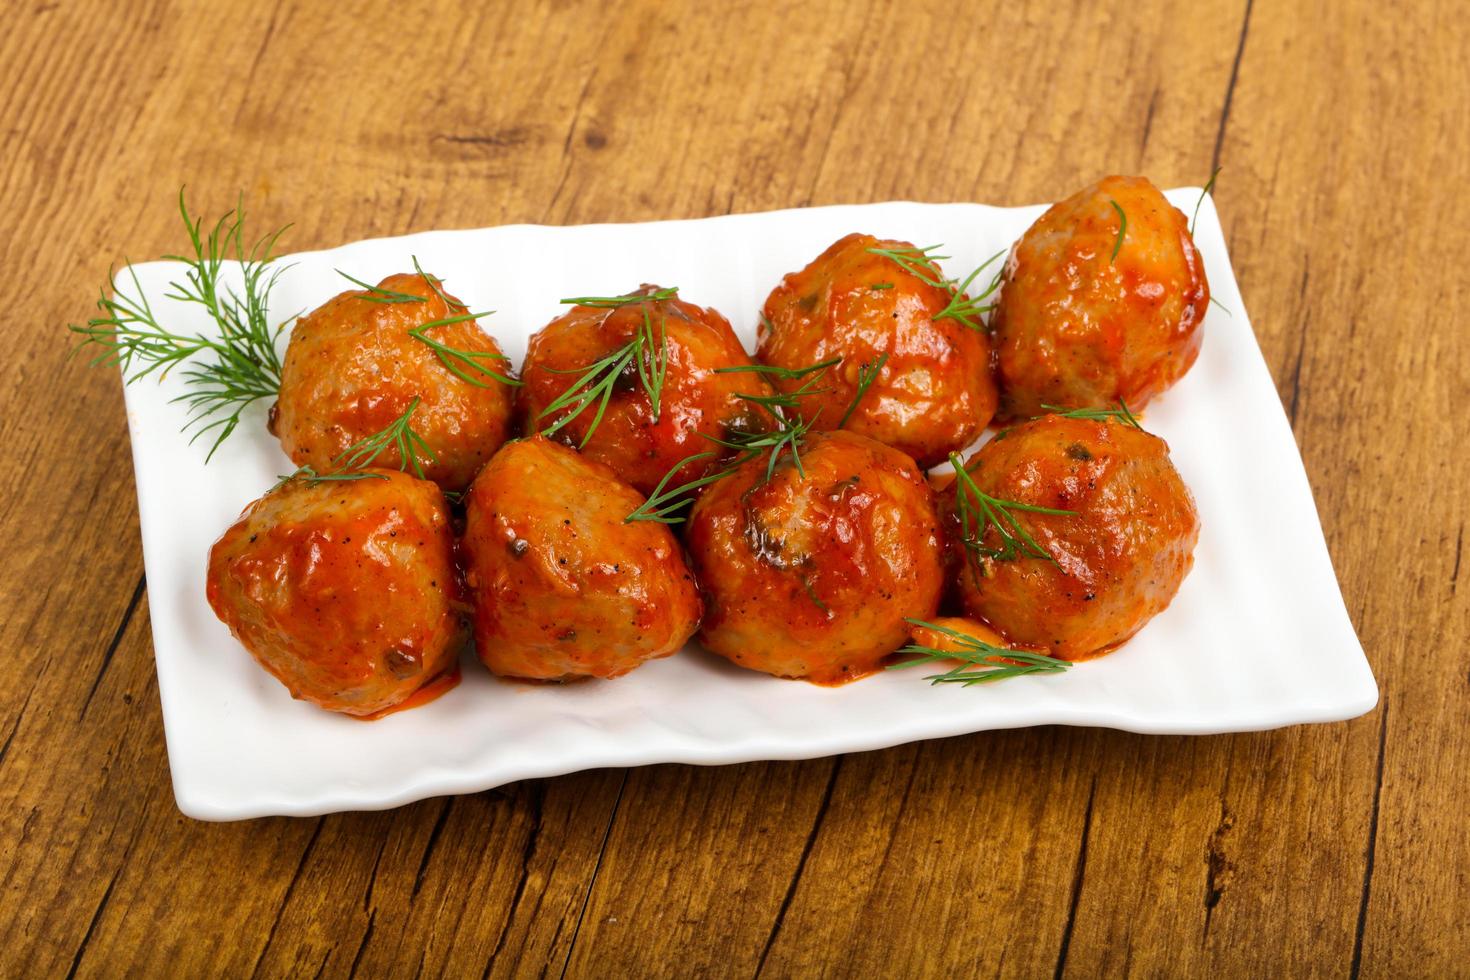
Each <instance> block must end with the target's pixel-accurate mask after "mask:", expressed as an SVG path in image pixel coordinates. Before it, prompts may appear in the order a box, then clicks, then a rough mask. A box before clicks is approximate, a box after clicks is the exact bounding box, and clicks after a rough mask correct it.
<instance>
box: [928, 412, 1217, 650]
mask: <svg viewBox="0 0 1470 980" xmlns="http://www.w3.org/2000/svg"><path fill="white" fill-rule="evenodd" d="M965 472H966V473H968V474H969V476H970V479H971V480H973V483H974V486H973V490H972V489H969V488H968V484H967V482H966V481H965V480H963V479H961V480H956V481H955V482H954V483H953V484H951V485H950V487H949V488H948V489H947V490H946V491H945V494H944V496H945V499H944V501H943V504H942V510H943V511H944V512H945V513H946V515H947V516H946V520H947V521H949V520H953V521H954V522H955V523H954V524H951V525H950V529H951V534H950V535H949V537H950V540H951V541H953V542H955V547H956V548H957V549H959V551H960V553H961V554H960V557H959V558H958V560H956V561H955V562H954V563H953V566H952V567H953V570H954V573H955V574H956V575H958V593H959V597H960V600H961V602H962V604H963V606H964V609H965V611H966V612H967V613H968V614H969V615H971V616H975V617H978V618H979V619H982V620H984V621H985V622H987V623H989V624H990V625H991V626H993V627H994V628H996V629H997V630H999V631H1000V632H1001V633H1002V634H1004V635H1005V636H1006V637H1007V638H1009V639H1010V640H1011V641H1012V643H1013V644H1014V645H1018V646H1025V647H1032V648H1038V649H1042V650H1045V651H1047V652H1050V653H1051V654H1052V655H1053V656H1056V657H1061V658H1063V659H1066V660H1082V659H1085V658H1087V657H1091V656H1095V655H1097V654H1100V653H1104V652H1106V651H1108V650H1110V649H1112V648H1113V647H1116V646H1117V645H1118V644H1120V643H1122V642H1123V641H1124V640H1126V639H1128V638H1129V637H1130V636H1132V635H1133V634H1134V633H1136V632H1137V631H1138V630H1139V629H1140V628H1141V627H1142V626H1143V625H1144V624H1145V623H1147V622H1148V621H1149V620H1150V619H1152V618H1153V617H1154V616H1155V615H1157V614H1158V613H1160V612H1162V611H1163V610H1164V608H1165V607H1167V606H1168V605H1169V603H1170V602H1171V601H1172V600H1173V598H1174V594H1175V593H1176V592H1178V591H1179V584H1180V583H1181V582H1182V581H1183V580H1184V576H1185V575H1186V574H1188V572H1189V569H1190V566H1191V565H1192V564H1193V562H1194V544H1195V541H1196V540H1197V539H1198V538H1199V517H1198V515H1197V514H1196V512H1195V507H1194V499H1193V498H1192V497H1191V496H1190V493H1189V490H1188V488H1186V487H1185V485H1184V481H1183V480H1181V479H1180V478H1179V473H1178V472H1177V471H1176V470H1175V469H1174V465H1173V464H1172V463H1171V462H1170V461H1169V447H1168V445H1167V444H1166V443H1165V442H1164V440H1162V439H1160V438H1158V437H1157V436H1153V435H1150V434H1149V433H1147V432H1144V431H1142V430H1141V429H1138V428H1135V427H1134V426H1132V425H1129V424H1127V423H1125V422H1121V421H1116V420H1113V419H1102V420H1097V419H1077V418H1065V417H1063V416H1060V415H1046V416H1042V417H1041V418H1039V419H1036V420H1035V421H1032V422H1027V423H1025V424H1023V425H1019V426H1016V427H1015V428H1013V429H1009V430H1007V431H1005V432H1004V433H1002V434H1001V435H999V436H997V437H996V438H995V439H993V440H991V441H990V442H989V443H987V444H986V445H985V446H984V448H982V449H981V450H980V451H979V452H978V453H976V454H975V456H974V457H973V458H972V459H971V460H970V461H969V462H968V463H967V464H965ZM975 490H978V491H979V493H982V494H985V495H986V496H988V497H990V498H992V499H993V500H995V501H1000V502H1001V503H1000V505H999V508H1000V509H1001V510H1003V513H1000V514H998V516H999V518H1000V519H1001V520H1002V521H1004V520H1005V519H1006V518H1005V516H1004V515H1009V518H1010V519H1012V520H1014V521H1015V522H1016V523H1017V524H1018V525H1019V527H1020V528H1021V529H1022V531H1024V532H1025V534H1026V535H1029V536H1030V539H1031V540H1030V542H1029V543H1028V542H1027V541H1026V540H1025V538H1024V537H1023V535H1022V534H1020V533H1018V532H1016V531H1015V530H1014V529H1012V530H1011V531H1010V536H1009V538H1007V536H1005V535H1003V534H1002V533H1001V532H1000V530H999V529H998V527H997V526H996V524H995V522H993V521H987V520H985V518H984V516H983V512H982V510H981V508H980V507H979V506H978V505H977V498H976V497H975V496H974V492H973V491H975ZM957 495H963V497H962V498H961V499H960V502H959V503H957ZM1009 503H1018V504H1024V505H1028V506H1032V507H1043V508H1049V509H1052V510H1062V511H1067V512H1068V513H1065V514H1046V513H1038V512H1034V511H1025V510H1022V509H1020V508H1017V507H1006V506H1005V505H1006V504H1009ZM991 506H992V508H993V509H995V508H996V505H994V504H992V505H991ZM966 508H968V510H969V513H970V514H971V516H972V523H971V532H970V540H969V544H968V546H967V544H966V542H964V541H963V540H962V538H963V533H962V531H960V530H959V527H958V524H959V518H958V517H953V518H951V517H949V516H948V515H954V514H956V513H957V512H958V511H960V510H964V509H966ZM1032 545H1034V548H1033V547H1032Z"/></svg>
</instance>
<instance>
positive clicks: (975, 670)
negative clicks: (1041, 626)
mask: <svg viewBox="0 0 1470 980" xmlns="http://www.w3.org/2000/svg"><path fill="white" fill-rule="evenodd" d="M905 622H908V623H910V624H911V625H914V626H918V627H921V628H923V629H927V630H933V631H934V632H936V633H940V634H943V635H944V636H947V637H949V638H950V639H951V640H953V641H955V643H957V644H958V645H959V649H957V650H941V649H939V648H938V647H932V646H926V645H924V644H922V643H910V644H909V645H908V646H905V647H902V648H901V649H899V650H898V651H897V652H899V653H913V654H917V655H918V656H916V657H915V658H914V659H913V660H905V661H904V662H903V663H899V664H891V665H889V666H888V667H887V668H886V669H887V670H902V669H903V668H905V667H913V666H915V665H916V664H932V663H938V662H941V661H947V660H959V661H961V663H960V665H959V666H958V667H955V668H953V669H952V670H947V671H945V672H944V673H942V674H930V675H929V676H928V677H925V678H924V679H925V680H926V681H929V682H930V683H933V684H962V685H964V686H965V687H969V686H971V685H972V684H989V683H993V682H995V681H1003V680H1005V679H1006V678H1008V677H1021V676H1023V675H1025V674H1059V673H1062V672H1063V671H1065V670H1067V669H1068V668H1070V667H1071V666H1072V665H1071V664H1070V663H1068V662H1067V661H1065V660H1058V659H1057V658H1055V657H1048V656H1046V655H1045V654H1040V653H1032V652H1030V651H1028V650H1012V649H1010V648H1008V647H999V646H996V645H995V644H993V643H986V642H985V641H984V640H982V639H980V638H978V637H975V636H971V635H970V634H969V633H961V632H960V631H959V630H956V629H951V628H949V627H948V626H940V625H939V624H938V623H926V622H924V621H923V620H922V619H906V620H905Z"/></svg>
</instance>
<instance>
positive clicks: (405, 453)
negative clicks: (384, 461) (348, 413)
mask: <svg viewBox="0 0 1470 980" xmlns="http://www.w3.org/2000/svg"><path fill="white" fill-rule="evenodd" d="M418 407H419V400H418V399H417V398H415V399H414V400H413V401H411V402H409V403H408V408H407V409H405V410H404V412H403V414H402V415H400V416H398V418H396V419H394V420H393V421H392V422H390V423H388V425H387V427H386V428H384V429H383V430H382V431H380V432H375V433H373V434H372V435H370V436H367V437H366V438H363V439H360V440H358V441H357V442H354V443H353V444H352V445H350V446H348V447H347V448H346V449H344V450H342V452H340V453H338V454H337V455H336V456H334V457H333V458H332V462H331V464H330V465H331V469H330V470H329V471H328V472H326V473H318V472H317V471H316V470H315V469H313V468H312V467H311V466H303V467H301V468H300V469H298V470H297V471H296V472H295V473H290V474H288V475H286V476H283V477H281V480H280V482H279V483H277V484H276V487H280V486H282V485H283V484H285V483H288V482H290V481H291V480H295V479H304V480H306V482H307V483H310V484H317V483H332V482H340V481H346V480H386V479H387V477H385V476H383V475H382V474H381V473H364V472H361V471H362V470H365V469H367V468H368V467H369V466H372V465H373V463H374V462H376V461H377V458H378V457H379V456H381V455H382V454H383V453H384V452H386V451H387V450H388V449H389V448H390V447H391V448H393V449H396V450H397V451H398V468H399V469H400V470H402V471H404V472H407V470H408V467H410V466H412V467H413V472H414V475H415V476H417V477H418V478H419V479H420V480H426V479H428V477H426V476H424V468H423V466H422V464H420V463H419V457H420V456H421V455H422V456H423V457H424V458H426V459H427V460H428V461H429V462H430V463H437V462H438V461H439V457H438V456H437V455H436V454H435V453H434V450H433V449H431V448H429V444H428V443H427V442H425V441H424V438H423V436H421V435H419V434H418V433H417V432H415V431H414V430H413V427H412V426H410V425H409V424H408V423H409V419H411V418H412V417H413V413H414V410H415V409H417V408H418ZM272 489H275V488H272Z"/></svg>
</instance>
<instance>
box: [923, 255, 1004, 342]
mask: <svg viewBox="0 0 1470 980" xmlns="http://www.w3.org/2000/svg"><path fill="white" fill-rule="evenodd" d="M1006 251H1007V250H1006V249H1001V250H1000V251H999V252H996V253H995V254H994V255H992V256H991V257H990V258H988V259H986V260H985V261H984V262H981V263H980V264H979V265H978V266H976V267H975V271H974V272H971V273H970V274H969V275H968V276H966V277H965V281H964V282H962V283H960V284H959V285H958V286H951V287H950V297H949V305H948V306H946V307H945V308H944V309H942V310H940V311H939V312H938V313H936V314H935V315H934V319H936V320H943V319H945V318H946V317H948V318H949V319H951V320H957V321H959V322H960V323H963V324H964V325H965V326H967V327H969V328H970V329H971V330H983V329H984V324H983V323H981V322H980V317H982V316H984V315H985V314H986V313H989V312H990V311H991V310H993V309H995V304H994V303H985V302H982V301H983V300H986V299H989V298H990V296H991V295H992V294H993V293H994V292H995V290H996V287H998V286H999V285H1000V277H1001V272H1002V271H1004V270H1003V269H997V270H996V271H995V275H994V276H993V277H992V278H991V280H990V285H989V286H986V287H985V291H984V292H983V293H981V294H980V295H978V296H976V297H975V298H974V299H968V298H966V295H965V291H966V290H968V289H969V288H970V283H972V282H974V281H975V277H976V276H978V275H979V274H980V273H981V272H982V271H983V270H984V269H985V267H986V266H988V265H990V263H992V262H994V261H995V260H996V259H998V258H1000V257H1001V256H1002V255H1004V254H1006Z"/></svg>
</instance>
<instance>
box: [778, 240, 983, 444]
mask: <svg viewBox="0 0 1470 980" xmlns="http://www.w3.org/2000/svg"><path fill="white" fill-rule="evenodd" d="M874 248H881V249H890V250H900V249H907V250H910V252H911V254H913V255H915V256H920V257H921V256H922V253H921V252H919V251H918V250H917V249H915V248H914V246H912V245H910V244H908V243H907V242H894V241H880V240H879V239H877V238H874V237H873V236H871V235H848V236H847V237H846V238H842V239H840V240H838V241H837V242H835V243H833V245H832V246H831V247H830V248H828V249H827V251H825V252H823V253H822V254H821V255H819V256H818V257H817V258H816V259H815V260H814V261H813V262H812V263H811V264H810V265H808V266H807V267H806V268H805V269H802V270H801V271H800V272H795V273H791V274H790V275H788V276H786V277H785V278H784V279H782V280H781V284H780V285H779V286H777V287H776V288H775V290H773V291H772V293H771V295H770V297H769V298H767V299H766V306H765V314H764V316H763V317H762V320H761V328H760V336H759V345H758V347H757V349H756V353H757V355H758V356H759V357H760V359H761V360H763V361H764V362H765V363H767V364H771V365H774V366H778V367H784V368H804V367H808V366H810V365H813V364H820V363H821V362H823V361H827V360H830V359H832V358H837V357H840V358H841V359H842V363H841V364H838V365H836V366H835V367H834V368H832V369H831V370H830V371H828V372H827V373H826V375H825V376H824V377H823V379H822V381H823V383H822V385H821V387H822V388H824V389H826V390H825V391H824V392H822V393H820V394H815V395H812V396H809V397H806V398H803V399H802V400H801V405H800V409H799V410H800V412H801V414H802V415H803V416H804V417H805V418H807V419H811V418H813V417H814V416H815V415H817V414H818V413H820V415H821V419H820V422H821V424H822V425H823V426H825V427H827V428H836V427H837V424H838V422H839V421H840V420H841V419H842V417H843V413H844V412H845V411H846V410H847V407H848V405H849V404H851V403H852V400H853V398H854V397H855V396H856V395H857V391H858V386H859V384H860V381H861V379H862V376H863V374H864V372H865V371H866V372H871V371H872V370H874V368H875V366H876V365H877V363H878V360H879V358H880V357H882V356H883V355H885V354H886V355H887V360H886V361H885V362H884V363H883V366H882V367H881V368H879V369H878V370H877V374H876V376H875V377H874V380H873V383H872V387H870V388H869V389H868V390H867V393H866V394H865V395H864V396H863V398H862V400H861V401H860V402H858V404H857V406H856V407H855V408H854V410H853V412H852V416H851V417H850V418H849V419H848V420H847V422H846V424H844V425H843V426H842V428H845V429H848V430H850V431H852V432H856V433H858V434H860V435H865V436H868V437H870V438H872V439H877V440H878V441H879V442H883V443H887V444H888V445H890V446H893V447H894V448H896V449H900V450H902V451H903V452H905V453H907V454H908V455H910V456H912V457H914V458H915V459H916V460H917V461H918V463H919V465H920V466H924V467H929V466H933V465H934V464H935V463H938V462H940V461H941V460H943V459H944V458H945V456H946V455H947V454H948V453H950V452H953V451H955V450H959V449H963V448H964V447H965V446H968V445H969V444H970V443H972V442H974V441H975V439H976V437H978V436H979V435H980V433H981V432H982V431H983V430H984V429H985V426H986V424H987V423H988V422H989V421H990V417H991V416H992V415H993V414H995V407H996V389H995V382H994V381H993V380H992V378H991V373H990V343H989V341H988V339H987V338H986V335H985V333H984V332H983V331H982V330H980V329H978V327H979V323H978V321H976V320H974V318H973V316H972V317H967V319H969V320H971V322H972V323H974V324H975V325H974V326H968V325H966V324H965V323H964V322H961V321H960V320H959V319H955V318H954V317H953V316H944V317H941V316H940V315H939V314H941V313H943V312H944V310H945V309H946V308H947V307H948V306H949V304H950V301H951V297H952V295H953V294H952V293H951V292H950V290H949V289H948V288H945V287H942V286H940V285H936V283H938V282H940V281H942V276H941V274H940V273H939V271H938V266H935V265H933V264H932V263H930V266H931V268H932V269H933V274H932V275H930V274H928V273H922V272H918V273H916V272H913V271H909V269H907V268H906V267H905V266H904V265H901V264H900V263H898V262H896V261H895V260H893V259H891V258H888V257H886V256H882V255H875V254H873V253H872V252H871V251H869V250H870V249H874ZM772 383H773V384H774V385H775V386H776V387H778V388H780V389H782V390H783V391H786V392H791V391H794V390H795V389H796V388H798V387H800V386H801V385H802V384H803V383H804V379H802V378H796V379H791V378H780V377H777V378H773V380H772Z"/></svg>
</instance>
